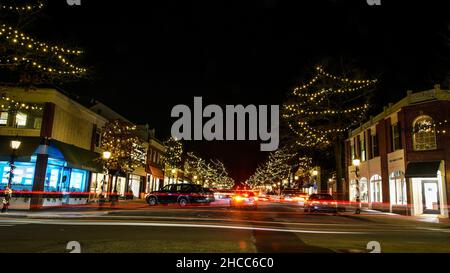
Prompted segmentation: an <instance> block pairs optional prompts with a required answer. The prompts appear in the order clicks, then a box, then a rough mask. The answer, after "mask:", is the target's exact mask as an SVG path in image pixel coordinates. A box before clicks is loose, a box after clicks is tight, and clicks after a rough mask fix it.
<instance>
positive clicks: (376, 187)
mask: <svg viewBox="0 0 450 273" xmlns="http://www.w3.org/2000/svg"><path fill="white" fill-rule="evenodd" d="M370 201H371V202H375V203H381V202H383V200H382V191H381V176H379V175H374V176H372V177H371V178H370Z"/></svg>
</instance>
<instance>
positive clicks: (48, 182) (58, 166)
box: [44, 159, 64, 192]
mask: <svg viewBox="0 0 450 273" xmlns="http://www.w3.org/2000/svg"><path fill="white" fill-rule="evenodd" d="M63 170H64V161H61V160H56V159H49V160H48V163H47V172H46V175H45V184H44V191H48V192H56V191H59V190H60V186H61V180H62V179H61V178H62V174H63Z"/></svg>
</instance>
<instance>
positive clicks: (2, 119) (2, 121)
mask: <svg viewBox="0 0 450 273" xmlns="http://www.w3.org/2000/svg"><path fill="white" fill-rule="evenodd" d="M8 116H9V114H8V112H0V125H8Z"/></svg>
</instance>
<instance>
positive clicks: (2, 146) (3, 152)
mask: <svg viewBox="0 0 450 273" xmlns="http://www.w3.org/2000/svg"><path fill="white" fill-rule="evenodd" d="M11 140H19V141H20V142H21V144H20V147H19V149H18V150H17V151H16V161H25V162H27V161H30V160H31V156H32V155H33V154H34V152H35V151H36V149H37V148H38V147H39V144H40V142H41V138H40V137H22V136H19V137H15V136H0V160H1V161H9V160H10V159H11V154H12V149H11V146H10V145H11Z"/></svg>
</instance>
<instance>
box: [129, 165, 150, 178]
mask: <svg viewBox="0 0 450 273" xmlns="http://www.w3.org/2000/svg"><path fill="white" fill-rule="evenodd" d="M132 174H134V175H139V176H143V177H147V173H146V172H145V169H144V167H137V168H136V169H134V171H133V172H132Z"/></svg>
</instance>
